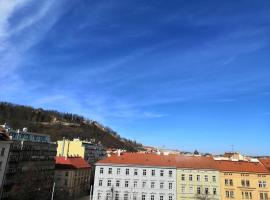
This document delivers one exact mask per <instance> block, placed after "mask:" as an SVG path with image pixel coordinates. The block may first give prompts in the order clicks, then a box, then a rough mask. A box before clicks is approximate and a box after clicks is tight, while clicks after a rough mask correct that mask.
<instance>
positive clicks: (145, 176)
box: [93, 153, 177, 200]
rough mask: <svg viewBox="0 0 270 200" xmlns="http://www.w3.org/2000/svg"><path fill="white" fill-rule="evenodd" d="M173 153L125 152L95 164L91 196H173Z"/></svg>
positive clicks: (160, 199) (109, 199) (163, 199)
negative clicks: (170, 154)
mask: <svg viewBox="0 0 270 200" xmlns="http://www.w3.org/2000/svg"><path fill="white" fill-rule="evenodd" d="M173 162H174V157H172V156H169V155H167V156H165V155H154V154H132V153H127V154H124V155H119V156H112V157H109V158H106V159H105V160H102V161H100V162H98V163H97V164H96V170H95V182H94V193H93V200H176V176H177V174H176V167H173V166H175V165H174V164H172V163H173Z"/></svg>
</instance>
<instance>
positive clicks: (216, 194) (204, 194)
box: [176, 156, 220, 200]
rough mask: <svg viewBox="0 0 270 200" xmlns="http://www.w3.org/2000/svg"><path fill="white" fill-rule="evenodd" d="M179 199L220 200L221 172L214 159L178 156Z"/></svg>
mask: <svg viewBox="0 0 270 200" xmlns="http://www.w3.org/2000/svg"><path fill="white" fill-rule="evenodd" d="M176 159H177V160H176V163H177V199H178V200H187V199H189V200H198V199H205V200H210V199H211V200H220V180H219V171H218V170H217V169H216V166H215V161H214V159H213V158H212V157H201V156H198V157H195V156H178V157H176Z"/></svg>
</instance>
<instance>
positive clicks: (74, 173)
mask: <svg viewBox="0 0 270 200" xmlns="http://www.w3.org/2000/svg"><path fill="white" fill-rule="evenodd" d="M90 175H91V166H90V165H89V164H88V163H87V162H86V161H85V160H84V159H83V158H81V157H58V156H57V157H56V166H55V197H56V199H57V198H59V199H61V197H65V199H77V198H79V197H81V196H84V195H86V194H89V189H90Z"/></svg>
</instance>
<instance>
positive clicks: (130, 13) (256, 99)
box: [0, 0, 270, 155]
mask: <svg viewBox="0 0 270 200" xmlns="http://www.w3.org/2000/svg"><path fill="white" fill-rule="evenodd" d="M269 36H270V1H268V0H265V1H263V0H262V1H251V0H248V1H246V0H245V1H241V0H238V1H234V0H229V1H227V0H226V1H225V0H224V1H215V0H212V1H208V0H205V1H198V0H197V1H193V0H189V1H180V0H177V1H173V0H172V1H159V0H147V1H145V0H142V1H139V0H138V1H137V0H106V1H103V0H98V1H93V0H81V1H76V0H57V1H55V0H46V1H42V0H41V1H35V0H14V1H10V0H2V1H0V100H1V101H9V102H13V103H18V104H25V105H31V106H34V107H42V108H45V109H56V110H59V111H64V112H73V113H77V114H82V115H84V116H86V117H88V118H91V119H95V120H98V121H100V122H101V123H103V124H105V125H107V126H110V127H111V128H113V129H114V130H116V131H117V132H118V133H119V134H121V135H122V136H124V137H127V138H130V139H136V140H138V141H139V142H142V143H144V144H145V145H154V146H160V147H161V146H165V147H167V148H178V149H180V150H187V151H193V150H194V149H198V150H199V151H202V152H213V153H222V152H224V151H229V150H231V145H232V144H233V145H234V146H235V149H236V150H238V151H240V152H242V153H244V154H252V155H257V154H259V155H262V154H270V148H269V140H270V122H269V121H270V37H269Z"/></svg>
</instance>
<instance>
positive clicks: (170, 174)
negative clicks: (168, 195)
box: [162, 170, 172, 198]
mask: <svg viewBox="0 0 270 200" xmlns="http://www.w3.org/2000/svg"><path fill="white" fill-rule="evenodd" d="M169 177H172V170H169ZM162 198H163V196H162Z"/></svg>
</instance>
